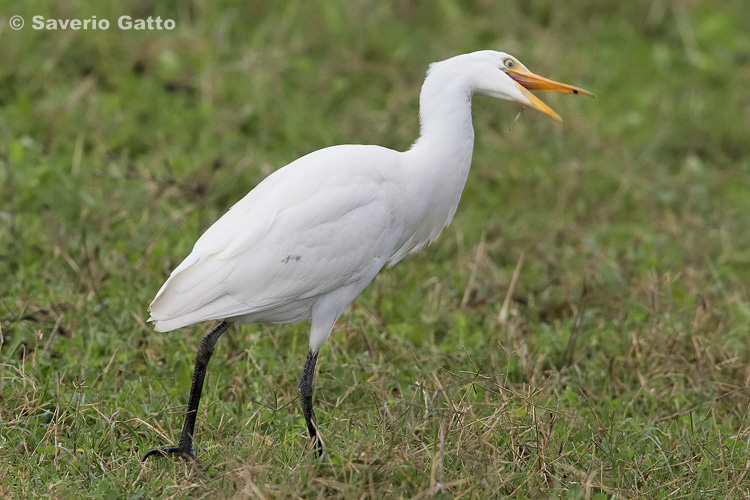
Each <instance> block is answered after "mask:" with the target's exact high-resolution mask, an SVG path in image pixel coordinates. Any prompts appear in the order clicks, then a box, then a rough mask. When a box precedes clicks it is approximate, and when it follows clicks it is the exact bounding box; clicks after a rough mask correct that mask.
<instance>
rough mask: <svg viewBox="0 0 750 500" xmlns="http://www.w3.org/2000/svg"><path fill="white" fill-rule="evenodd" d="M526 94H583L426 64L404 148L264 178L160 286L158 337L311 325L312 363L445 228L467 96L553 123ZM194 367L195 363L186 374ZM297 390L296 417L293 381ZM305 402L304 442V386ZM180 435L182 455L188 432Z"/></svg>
mask: <svg viewBox="0 0 750 500" xmlns="http://www.w3.org/2000/svg"><path fill="white" fill-rule="evenodd" d="M528 89H533V90H552V91H558V92H570V93H577V94H578V93H580V94H587V95H591V94H590V93H588V92H586V91H585V90H582V89H578V88H575V87H571V86H568V85H564V84H560V83H556V82H552V81H550V80H547V79H545V78H542V77H540V76H537V75H534V74H533V73H531V72H529V71H528V70H527V69H526V68H525V67H524V66H523V65H522V64H521V63H520V62H518V61H517V60H516V59H515V58H513V57H512V56H509V55H508V54H505V53H502V52H494V51H481V52H474V53H471V54H465V55H461V56H457V57H454V58H451V59H448V60H446V61H442V62H439V63H434V64H432V65H431V66H430V69H429V71H428V75H427V78H426V79H425V82H424V85H423V87H422V92H421V96H420V128H421V135H420V138H419V139H418V140H417V141H416V142H415V143H414V144H413V146H412V147H411V149H409V150H408V151H405V152H396V151H393V150H390V149H386V148H382V147H379V146H363V145H346V146H335V147H330V148H326V149H322V150H320V151H316V152H314V153H311V154H309V155H307V156H304V157H302V158H300V159H298V160H296V161H294V162H292V163H290V164H289V165H287V166H285V167H284V168H281V169H280V170H278V171H276V172H274V173H273V174H271V175H270V176H268V177H267V178H266V179H265V180H264V181H263V182H261V183H260V184H258V185H257V186H256V187H255V189H253V190H252V191H251V192H250V193H249V194H248V195H247V196H245V197H244V198H243V199H242V200H240V201H239V202H237V204H235V205H234V206H233V207H232V208H231V209H230V210H229V211H228V212H227V213H226V214H225V215H224V216H223V217H221V218H220V219H219V220H218V221H217V222H216V223H215V224H214V225H213V226H211V227H210V228H209V229H208V230H207V231H206V232H205V233H204V234H203V236H201V237H200V239H199V240H198V241H197V242H196V244H195V247H194V248H193V251H192V252H191V253H190V255H188V256H187V258H186V259H185V260H184V261H183V262H182V263H181V264H180V265H179V266H178V267H177V268H176V269H175V270H174V271H173V272H172V274H171V276H170V277H169V279H168V280H167V281H166V283H164V285H163V286H162V287H161V289H160V290H159V292H158V293H157V295H156V298H155V299H154V301H153V302H152V303H151V306H150V308H149V310H150V311H151V318H150V319H151V321H153V322H154V323H155V326H156V329H157V330H158V331H168V330H173V329H176V328H180V327H183V326H187V325H191V324H194V323H199V322H203V321H208V320H223V321H224V322H225V323H226V324H231V323H248V322H268V323H290V322H297V321H302V320H311V322H312V325H311V327H312V328H311V333H310V353H311V354H310V356H313V355H314V357H315V359H317V352H318V350H319V349H320V347H321V346H322V345H323V343H324V342H325V341H326V339H327V338H328V335H329V334H330V332H331V330H332V328H333V325H334V323H335V322H336V320H337V319H338V318H339V316H340V315H341V314H342V313H343V311H344V309H345V308H346V307H347V306H348V305H349V304H350V303H351V302H352V300H354V298H355V297H356V296H357V295H358V294H359V293H360V292H361V291H362V290H363V289H364V288H365V287H366V286H367V285H368V284H369V283H370V282H371V281H372V279H373V278H374V277H375V275H376V274H377V273H378V272H379V271H380V270H381V269H382V268H383V267H384V266H386V265H393V264H395V263H397V262H398V261H399V260H401V259H402V258H404V257H405V256H406V255H408V254H409V253H412V252H415V251H418V250H420V249H422V248H424V247H425V246H426V245H429V244H430V243H431V242H433V241H434V240H435V239H436V238H437V237H438V235H439V234H440V232H441V231H442V230H443V229H444V228H445V227H446V226H447V225H448V224H449V223H450V221H451V219H452V218H453V215H454V214H455V212H456V208H457V206H458V203H459V199H460V197H461V192H462V191H463V188H464V184H465V182H466V178H467V176H468V173H469V167H470V164H471V156H472V150H473V147H474V131H473V128H472V123H471V97H472V96H473V95H477V94H481V95H489V96H492V97H498V98H502V99H507V100H512V101H518V102H521V103H523V104H526V105H528V106H531V107H534V108H536V109H539V110H541V111H543V112H545V113H547V114H548V115H550V116H553V117H554V118H557V119H559V117H558V116H557V114H555V112H554V111H552V110H551V109H550V108H548V107H547V106H546V105H545V104H544V103H542V102H541V101H540V100H539V99H537V98H536V97H535V96H534V95H533V94H531V93H530V92H529V91H528ZM223 331H224V330H221V331H220V332H218V335H220V334H221V333H222V332H223ZM210 335H211V334H209V336H210ZM218 335H217V337H216V338H218ZM207 337H208V336H207ZM211 342H212V343H211V345H210V350H209V351H207V352H208V357H209V358H210V353H211V352H212V351H213V344H214V343H215V342H216V340H215V339H213V340H212V341H211ZM206 349H208V348H206ZM200 355H201V351H200V350H199V357H200ZM315 359H313V360H312V364H311V366H312V369H313V370H314V364H315ZM206 363H207V360H206ZM309 364H310V357H308V365H309ZM308 365H306V366H305V373H308V372H309V370H310V366H308ZM199 368H200V367H199V364H198V362H196V376H198V372H199V371H200V370H199ZM202 370H203V371H205V366H204V367H203V368H202ZM202 376H203V375H202V372H201V374H200V377H201V379H200V384H199V386H198V387H197V391H198V396H199V395H200V386H201V385H202ZM311 378H312V374H310V383H311ZM303 382H305V377H304V376H303ZM195 390H196V387H195V386H194V387H193V389H192V390H191V400H192V399H193V392H194V391H195ZM300 391H301V394H302V395H303V409H304V405H305V401H304V396H306V394H303V393H302V391H303V383H301V384H300ZM308 397H309V405H310V408H309V413H308V412H307V411H306V413H305V417H306V419H307V422H308V427H309V429H310V433H311V435H312V436H313V438H314V437H315V433H314V425H313V424H311V418H312V422H314V413H312V389H311V387H310V389H309V396H308ZM195 409H196V410H197V399H196V402H195ZM190 411H191V408H190V406H188V414H189V413H190ZM310 414H311V415H310ZM193 421H194V416H193ZM191 425H192V424H191ZM187 428H188V423H187V419H186V427H185V429H187ZM185 429H184V430H183V439H186V438H185V434H186V433H187V432H188V431H187V430H185ZM189 433H190V454H191V455H192V436H191V435H192V426H191V428H190V429H189ZM183 439H181V441H180V442H181V445H180V446H183V444H182V443H183ZM174 450H178V449H177V448H175V449H169V450H166V451H165V452H168V453H177V452H179V453H182V454H187V451H186V448H185V447H184V446H183V448H180V449H179V450H178V451H174ZM152 453H154V452H152ZM193 457H194V455H193Z"/></svg>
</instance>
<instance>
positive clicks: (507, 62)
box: [503, 57, 516, 68]
mask: <svg viewBox="0 0 750 500" xmlns="http://www.w3.org/2000/svg"><path fill="white" fill-rule="evenodd" d="M503 64H505V67H506V68H512V67H513V66H515V65H516V62H515V61H514V60H513V59H511V58H510V57H508V58H506V59H505V60H504V61H503Z"/></svg>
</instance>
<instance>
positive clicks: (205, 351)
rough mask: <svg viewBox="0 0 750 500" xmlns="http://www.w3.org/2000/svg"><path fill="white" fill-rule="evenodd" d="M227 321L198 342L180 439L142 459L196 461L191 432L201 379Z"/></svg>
mask: <svg viewBox="0 0 750 500" xmlns="http://www.w3.org/2000/svg"><path fill="white" fill-rule="evenodd" d="M229 325H230V324H229V323H228V322H226V321H222V322H221V323H219V324H218V325H217V326H216V328H214V329H213V330H211V331H210V332H209V333H208V334H206V335H205V336H204V337H203V338H202V339H201V340H200V343H199V344H198V351H197V352H196V353H195V369H194V370H193V383H192V385H191V386H190V397H189V398H188V404H187V410H186V411H185V424H184V425H183V426H182V434H181V435H180V441H179V442H178V443H177V446H176V447H174V448H169V447H167V448H154V449H153V450H151V451H149V452H148V453H146V454H145V455H144V456H143V461H145V460H146V459H147V458H149V457H152V456H154V457H157V458H159V457H166V456H168V455H171V456H176V457H179V458H182V459H184V460H191V461H197V458H196V457H195V453H193V434H194V431H195V417H196V416H197V415H198V404H199V403H200V400H201V391H202V390H203V379H204V378H205V377H206V367H207V366H208V362H209V361H210V360H211V355H212V354H213V353H214V346H215V345H216V341H217V340H219V337H221V335H222V334H223V333H224V332H225V331H226V330H227V328H229Z"/></svg>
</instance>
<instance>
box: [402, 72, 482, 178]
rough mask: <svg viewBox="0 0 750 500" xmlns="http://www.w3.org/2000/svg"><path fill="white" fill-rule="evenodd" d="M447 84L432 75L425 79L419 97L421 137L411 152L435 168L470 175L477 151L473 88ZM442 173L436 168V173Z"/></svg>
mask: <svg viewBox="0 0 750 500" xmlns="http://www.w3.org/2000/svg"><path fill="white" fill-rule="evenodd" d="M445 83H446V82H445V81H440V80H437V79H434V80H433V79H431V78H430V77H428V78H427V79H426V80H425V82H424V85H423V86H422V93H421V94H420V98H419V128H420V136H419V139H417V141H416V142H415V143H414V145H412V147H411V151H412V152H413V153H414V154H415V156H421V157H423V158H425V163H429V164H430V165H431V168H432V169H434V170H438V171H439V170H441V169H450V170H452V171H453V173H454V174H457V173H460V174H464V175H468V171H469V166H470V165H471V155H472V152H473V150H474V128H473V127H472V124H471V91H470V89H469V88H468V87H467V86H465V85H461V84H458V83H456V84H454V85H450V84H449V85H446V84H445ZM427 158H429V161H428V160H427ZM439 173H442V172H435V171H433V175H439ZM446 173H447V172H446Z"/></svg>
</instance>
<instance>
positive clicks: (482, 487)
mask: <svg viewBox="0 0 750 500" xmlns="http://www.w3.org/2000/svg"><path fill="white" fill-rule="evenodd" d="M17 4H18V5H16V6H15V7H6V8H4V9H3V14H2V16H0V49H1V50H2V54H3V57H2V59H3V61H2V64H0V328H1V330H0V363H1V364H0V459H1V460H2V463H3V466H2V467H0V496H8V497H13V498H40V497H47V498H80V497H83V496H85V497H87V498H102V499H111V498H124V499H137V498H187V497H197V498H224V497H233V496H235V497H236V498H252V497H258V498H357V499H360V498H398V497H404V498H438V499H450V498H455V499H459V498H462V499H470V498H476V499H480V498H562V499H577V498H586V499H596V500H603V499H605V498H606V499H609V498H665V497H669V498H748V497H749V496H750V494H749V493H748V491H749V490H750V458H749V457H750V414H749V411H748V410H749V404H750V398H749V397H748V396H750V382H749V381H750V342H748V340H749V339H750V286H749V285H748V283H750V231H748V230H747V226H748V221H750V196H749V195H748V193H750V146H748V131H749V130H750V98H748V92H747V89H748V88H749V87H750V71H749V70H748V68H749V67H750V66H748V61H750V34H749V33H748V30H747V26H746V23H745V21H746V20H747V19H748V18H750V4H748V3H747V2H744V1H742V0H734V1H728V2H723V3H722V4H721V7H718V5H719V4H718V3H714V4H712V3H709V2H692V1H686V2H663V1H658V0H657V1H654V2H645V1H643V2H590V1H585V0H579V1H575V2H565V3H554V2H538V1H532V2H519V3H517V4H516V5H508V3H507V2H482V1H473V2H451V1H447V0H446V1H440V2H421V3H418V2H397V3H396V4H395V5H393V6H391V5H389V4H388V3H385V2H381V3H376V2H362V1H357V2H345V1H343V0H340V1H332V2H326V3H315V2H302V1H291V2H252V5H246V4H245V2H233V1H226V2H223V3H221V4H219V5H217V6H213V5H210V4H208V3H205V2H165V3H149V2H145V3H140V4H138V8H136V9H134V10H132V11H128V10H126V9H128V7H127V6H125V4H117V3H111V5H104V4H101V5H99V4H97V5H96V7H94V5H95V4H92V3H84V2H68V3H65V2H64V3H60V2H51V1H42V0H40V1H36V2H26V3H23V4H21V3H18V2H17ZM563 4H564V5H563ZM16 14H18V15H21V16H23V17H24V18H25V19H26V26H25V27H24V28H23V29H22V30H20V31H13V30H11V29H10V28H9V27H8V20H9V18H10V17H11V16H12V15H16ZM124 14H130V15H132V16H133V17H141V18H143V17H147V16H148V15H153V16H157V15H159V16H161V17H162V18H172V19H174V20H175V22H176V25H177V28H176V29H175V30H174V31H162V32H148V31H145V32H134V31H133V32H123V31H120V30H119V29H118V28H117V27H116V19H117V18H118V17H119V16H120V15H124ZM34 15H44V16H45V17H46V18H76V17H77V18H88V17H91V16H92V15H96V16H97V17H98V18H106V19H109V20H110V22H111V24H112V26H111V27H110V29H109V30H108V31H57V32H52V31H35V30H33V29H32V28H31V18H32V16H34ZM485 48H494V49H501V50H506V51H508V52H510V53H512V54H514V55H515V56H517V57H518V58H519V59H520V60H521V61H523V62H524V63H525V64H526V65H527V66H529V67H530V68H531V69H532V70H533V71H535V72H538V73H540V74H542V75H545V76H549V77H550V78H553V79H555V80H559V81H564V82H567V83H571V84H574V85H579V86H582V87H584V88H587V89H589V90H591V91H593V92H595V93H596V94H597V99H596V100H590V99H583V98H576V97H574V96H567V95H565V96H563V95H542V96H541V97H542V98H543V99H544V100H545V101H546V102H547V103H549V104H550V105H551V106H552V107H553V108H554V109H555V110H556V111H557V112H559V113H560V115H561V116H562V117H563V118H564V120H565V121H564V123H562V124H558V123H556V122H554V121H553V120H551V119H549V118H548V117H546V116H544V115H542V114H541V113H538V112H535V111H533V110H522V108H521V107H520V106H519V105H517V104H510V103H505V102H501V101H496V100H493V99H488V98H477V99H475V102H474V108H473V109H474V125H475V130H476V134H477V139H476V147H475V155H474V162H473V167H472V173H471V175H470V177H469V181H468V184H467V187H466V191H465V193H464V196H463V199H462V202H461V205H460V207H459V210H458V213H457V216H456V218H455V220H454V221H453V223H452V225H451V226H450V227H449V228H448V229H447V230H446V231H445V232H444V234H443V235H442V236H441V238H440V239H439V240H438V242H436V243H435V244H434V245H433V246H432V247H430V248H429V249H427V250H426V251H424V252H422V253H421V254H419V255H416V256H411V257H409V258H407V259H405V260H404V261H403V262H401V263H400V264H399V265H397V266H396V267H395V268H393V269H391V270H388V271H386V272H384V273H382V275H381V276H379V277H378V278H377V279H376V280H375V282H374V283H373V284H372V285H371V286H370V287H368V289H367V290H366V291H365V292H364V293H363V294H362V296H361V297H360V298H359V299H358V300H357V301H356V302H355V303H354V304H353V305H352V306H351V307H350V308H349V309H348V310H347V312H346V313H345V314H344V316H343V317H342V318H341V320H340V321H339V323H338V325H337V328H336V330H335V331H334V334H333V335H332V336H331V338H330V340H329V342H328V343H327V345H326V346H325V347H324V348H323V350H322V352H321V356H320V360H319V367H320V368H319V375H318V378H317V379H316V383H315V386H316V395H315V401H316V408H317V412H318V421H319V424H320V426H321V429H322V432H323V436H324V438H325V440H326V443H327V449H328V455H327V456H326V457H325V458H324V459H323V460H317V459H315V458H314V457H313V455H312V454H311V453H310V450H309V449H308V448H307V437H306V429H305V426H304V422H303V419H302V416H301V412H300V410H299V409H298V402H297V401H296V386H297V380H298V377H299V375H300V373H301V369H302V366H303V363H304V359H305V355H306V351H307V349H306V346H307V325H304V324H299V325H288V326H283V327H270V326H259V325H248V326H244V327H241V328H233V329H231V330H230V331H229V333H228V335H225V336H224V338H222V339H221V341H220V342H219V344H218V346H217V350H216V354H215V355H214V358H213V360H212V362H211V365H210V367H209V375H208V379H207V384H206V388H205V389H204V397H203V400H202V404H201V408H200V415H199V419H198V427H197V449H196V451H197V453H198V455H199V456H200V457H201V458H202V460H203V461H204V463H205V464H207V465H209V466H210V475H209V476H206V475H203V474H200V473H199V472H196V471H193V470H191V469H190V468H189V467H187V466H186V465H185V464H183V463H180V462H171V461H159V462H149V463H147V464H141V463H140V461H139V458H140V456H141V454H142V453H143V452H144V451H146V450H148V449H150V448H151V447H153V446H157V445H165V444H169V443H172V442H174V440H175V439H176V437H177V435H178V433H179V430H180V428H181V425H182V412H183V409H184V404H185V402H186V400H187V390H188V387H189V383H190V377H191V372H192V363H193V356H194V352H195V348H196V344H197V341H198V339H199V337H200V336H201V334H202V333H203V332H205V331H206V329H207V328H208V326H209V325H198V326H195V327H193V328H186V329H183V330H181V331H174V332H169V333H155V332H154V331H153V330H152V329H151V328H150V326H149V325H147V324H146V323H145V318H147V312H146V307H147V306H148V304H149V302H150V300H151V299H152V298H153V296H154V294H155V292H156V291H157V290H158V288H159V287H160V286H161V284H162V283H163V281H164V279H165V278H166V276H167V275H168V273H169V272H170V271H171V270H172V269H173V268H174V267H175V266H176V265H177V264H178V263H179V262H180V260H181V259H182V258H183V257H184V256H185V255H187V253H188V252H189V250H190V248H191V246H192V244H193V242H194V241H195V239H196V238H197V237H198V236H199V235H200V234H201V232H202V231H203V230H205V229H206V228H207V227H208V226H209V225H210V224H211V223H212V222H213V221H214V220H216V219H217V218H218V217H219V216H220V215H221V214H222V213H223V212H224V211H226V210H227V209H228V207H230V206H231V205H232V204H233V202H234V201H236V200H238V199H239V198H240V197H242V196H243V195H244V194H245V193H246V192H247V191H249V190H250V189H251V188H252V187H253V186H254V185H255V184H257V183H258V182H259V181H260V180H261V179H262V178H263V177H264V176H265V175H267V174H268V173H269V172H271V171H272V170H274V169H275V168H278V167H280V166H282V165H284V164H286V163H288V162H290V161H292V160H294V159H296V158H297V157H299V156H301V155H303V154H305V153H307V152H309V151H312V150H314V149H318V148H321V147H325V146H329V145H333V144H338V143H372V144H380V145H384V146H387V147H392V148H395V149H402V150H403V149H406V148H408V147H409V145H410V144H411V142H412V141H413V140H414V139H415V137H416V133H417V129H418V122H417V104H418V91H419V86H420V84H421V81H422V78H423V76H424V72H425V70H426V67H427V65H428V64H429V63H430V62H432V61H435V60H440V59H444V58H446V57H450V56H453V55H456V54H459V53H463V52H469V51H473V50H479V49H485ZM521 111H523V112H522V113H521V114H520V116H518V115H519V113H520V112H521ZM521 255H523V262H522V265H521V267H520V273H519V278H518V282H517V284H516V286H515V288H514V289H513V290H511V292H510V300H509V302H508V308H507V315H506V317H505V318H504V320H503V321H499V320H498V316H499V313H500V311H501V307H502V304H503V302H504V300H505V298H506V295H508V294H509V287H510V284H511V279H512V275H513V273H514V271H515V270H516V267H517V264H518V262H519V257H520V256H521Z"/></svg>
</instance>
